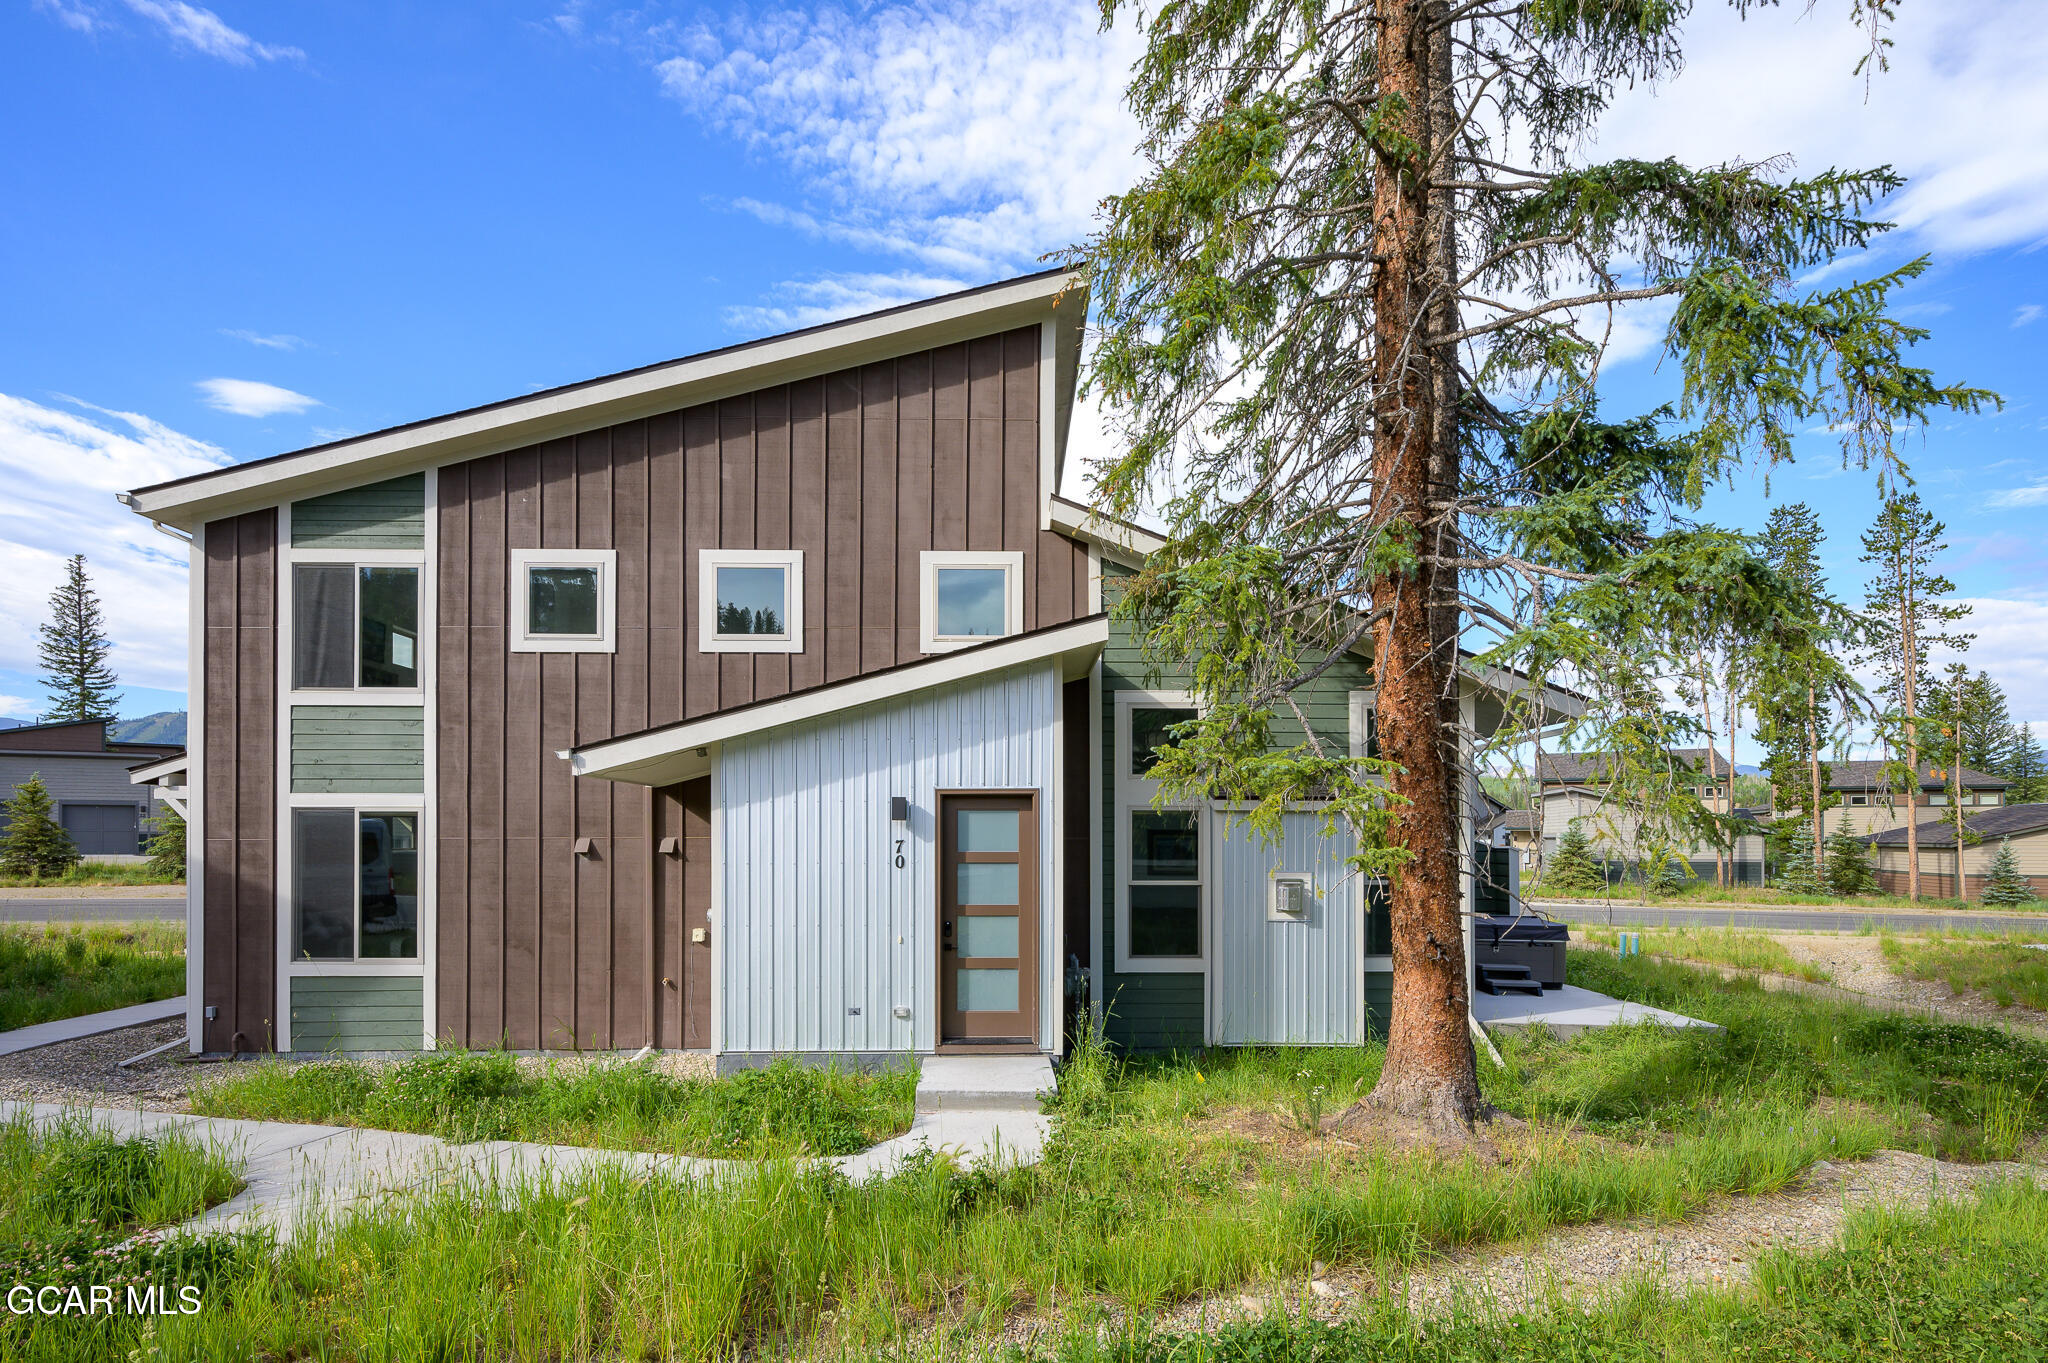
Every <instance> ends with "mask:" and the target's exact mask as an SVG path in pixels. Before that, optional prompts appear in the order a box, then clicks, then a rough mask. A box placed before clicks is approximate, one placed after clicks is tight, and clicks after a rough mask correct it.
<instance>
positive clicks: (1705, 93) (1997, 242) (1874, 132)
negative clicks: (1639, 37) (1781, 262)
mask: <svg viewBox="0 0 2048 1363" xmlns="http://www.w3.org/2000/svg"><path fill="white" fill-rule="evenodd" d="M1846 9H1847V7H1846V6H1822V7H1820V8H1817V9H1815V8H1810V7H1808V6H1804V5H1786V6H1783V7H1754V8H1752V9H1751V11H1750V15H1749V17H1748V18H1747V19H1742V18H1740V17H1738V16H1737V15H1736V14H1735V13H1734V12H1733V7H1731V6H1724V5H1700V6H1697V7H1695V8H1694V10H1693V12H1692V16H1691V18H1690V19H1689V20H1688V21H1687V23H1686V26H1685V34H1684V37H1685V55H1686V69H1685V71H1684V73H1683V74H1681V75H1680V76H1679V77H1678V78H1677V79H1675V80H1673V81H1670V82H1668V83H1666V84H1665V85H1663V86H1662V87H1659V88H1655V89H1650V88H1637V89H1635V90H1630V91H1627V92H1624V93H1623V94H1622V95H1621V97H1620V98H1619V99H1618V100H1617V102H1616V104H1615V106H1614V108H1613V109H1612V110H1611V111H1610V112H1609V114H1608V116H1607V118H1606V119H1605V121H1604V123H1603V125H1602V132H1601V137H1600V141H1599V143H1598V145H1597V146H1596V147H1595V149H1594V154H1596V155H1598V156H1602V157H1609V156H1622V155H1631V156H1651V157H1659V156H1667V155H1671V156H1677V157H1679V158H1680V159H1682V160H1686V161H1689V162H1692V163H1695V164H1704V163H1711V162H1718V161H1724V160H1728V159H1730V158H1736V157H1740V158H1744V159H1749V160H1760V159H1762V158H1764V157H1767V156H1772V155H1776V154H1778V153H1790V154H1791V155H1792V156H1794V157H1795V158H1797V162H1798V170H1799V172H1800V173H1802V174H1817V173H1819V172H1820V171H1822V170H1824V169H1825V168H1827V167H1829V166H1842V167H1873V166H1880V165H1887V164H1889V165H1891V166H1893V167H1895V168H1896V169H1897V170H1899V171H1900V172H1901V173H1902V174H1905V175H1907V176H1908V177H1910V178H1911V181H1912V183H1910V184H1909V185H1908V186H1907V187H1906V189H1905V190H1904V191H1902V192H1901V193H1900V194H1899V195H1897V196H1896V197H1895V198H1894V199H1893V200H1892V201H1891V202H1890V203H1889V204H1888V205H1886V207H1885V211H1884V213H1883V215H1882V216H1885V217H1888V218H1891V219H1893V220H1895V221H1897V222H1898V223H1899V224H1900V225H1901V226H1902V227H1904V228H1906V229H1908V231H1909V233H1910V235H1911V236H1912V238H1913V240H1912V241H1911V242H1910V243H1908V244H1909V245H1910V246H1911V247H1912V249H1914V250H1916V251H1918V250H1923V249H1933V250H1937V251H1967V250H1982V249H1990V248H1993V247H2002V246H2016V245H2017V246H2024V245H2030V244H2035V243H2039V242H2042V241H2048V86H2044V85H2043V83H2042V82H2041V79H2040V71H2041V69H2042V67H2043V65H2044V64H2048V26H2044V25H2042V24H2040V23H2039V22H2037V20H2038V18H2039V14H2038V12H2037V9H2038V7H2037V6H2036V5H2034V4H2032V3H2029V2H2028V0H1945V3H1942V4H1929V5H1905V6H1902V7H1901V8H1900V11H1899V17H1898V21H1897V23H1896V24H1894V25H1892V26H1891V27H1890V32H1891V34H1892V36H1893V37H1894V39H1895V40H1896V41H1895V45H1894V46H1893V47H1892V49H1891V69H1890V70H1889V71H1885V72H1879V73H1877V74H1875V75H1874V76H1872V77H1871V78H1870V80H1869V82H1868V102H1867V103H1866V102H1865V89H1866V86H1865V80H1864V78H1863V77H1861V76H1858V75H1855V74H1854V67H1855V64H1856V60H1857V58H1858V57H1859V56H1860V55H1861V54H1862V53H1863V52H1864V51H1865V50H1866V49H1867V43H1868V39H1867V37H1866V36H1865V35H1864V34H1863V33H1862V31H1861V30H1860V29H1858V28H1857V26H1856V25H1854V24H1852V23H1850V22H1849V21H1848V19H1847V17H1846V14H1845V13H1844V11H1845V10H1846Z"/></svg>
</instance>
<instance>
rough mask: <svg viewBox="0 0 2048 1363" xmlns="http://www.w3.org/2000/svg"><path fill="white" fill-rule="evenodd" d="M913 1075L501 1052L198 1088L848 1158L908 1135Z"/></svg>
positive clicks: (666, 1146)
mask: <svg viewBox="0 0 2048 1363" xmlns="http://www.w3.org/2000/svg"><path fill="white" fill-rule="evenodd" d="M916 1096H917V1074H916V1072H915V1071H912V1070H894V1071H882V1072H876V1073H871V1074H855V1073H847V1072H842V1071H836V1070H823V1069H812V1068H807V1067H804V1066H800V1065H798V1064H796V1063H794V1062H792V1061H781V1062H778V1063H777V1064H775V1065H772V1066H770V1067H768V1068H766V1069H756V1070H743V1071H741V1072H740V1073H737V1074H733V1075H729V1076H727V1077H726V1078H723V1079H718V1080H710V1081H702V1080H687V1079H672V1078H670V1077H668V1076H667V1075H664V1074H661V1073H659V1072H658V1071H656V1070H654V1069H652V1068H651V1067H649V1066H646V1065H633V1064H604V1065H590V1066H585V1065H581V1064H575V1063H555V1064H549V1065H547V1066H545V1067H544V1068H542V1069H540V1070H538V1071H536V1070H535V1069H534V1068H533V1067H531V1066H528V1067H525V1068H522V1067H521V1065H520V1063H519V1062H518V1061H517V1060H516V1059H514V1058H513V1057H512V1056H510V1055H507V1054H505V1053H503V1052H487V1051H452V1052H437V1053H435V1054H433V1055H425V1056H421V1057H419V1058H418V1059H415V1060H406V1061H403V1062H401V1063H399V1064H396V1065H390V1064H383V1065H380V1064H374V1063H362V1062H357V1061H348V1060H330V1061H321V1062H318V1063H315V1064H310V1065H308V1064H292V1063H288V1062H281V1061H275V1060H260V1061H253V1062H251V1063H250V1064H248V1065H247V1066H241V1067H236V1068H235V1069H234V1070H231V1071H229V1072H228V1073H227V1075H226V1076H225V1077H224V1078H222V1079H220V1080H218V1081H215V1082H213V1083H209V1084H207V1085H205V1086H204V1087H202V1088H199V1089H198V1090H196V1091H195V1092H194V1093H193V1095H192V1110H193V1111H194V1112H198V1113H202V1114H204V1115H206V1116H209V1117H248V1118H255V1119H258V1120H263V1121H277V1122H312V1123H318V1124H321V1125H332V1126H368V1127H377V1128H381V1129H383V1130H386V1131H417V1132H421V1133H424V1134H427V1135H432V1136H440V1137H443V1138H444V1139H447V1140H453V1141H485V1140H489V1141H507V1140H509V1141H539V1142H542V1143H545V1144H549V1145H588V1146H598V1147H601V1148H605V1149H611V1150H652V1151H659V1152H662V1153H665V1154H671V1155H704V1156H711V1157H717V1158H731V1157H742V1156H744V1157H748V1158H761V1157H774V1156H785V1155H850V1154H853V1153H855V1152H856V1151H860V1150H865V1149H866V1148H867V1147H869V1146H870V1145H873V1144H875V1143H876V1142H877V1141H882V1140H887V1139H888V1138H889V1137H891V1136H896V1135H900V1134H902V1133H903V1132H904V1131H906V1130H908V1129H909V1126H910V1118H911V1111H912V1107H913V1104H914V1103H915V1100H916Z"/></svg>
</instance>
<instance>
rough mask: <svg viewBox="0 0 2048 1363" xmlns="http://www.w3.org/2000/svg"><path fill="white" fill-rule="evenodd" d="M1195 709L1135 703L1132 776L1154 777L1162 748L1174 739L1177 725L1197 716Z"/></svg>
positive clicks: (1132, 725)
mask: <svg viewBox="0 0 2048 1363" xmlns="http://www.w3.org/2000/svg"><path fill="white" fill-rule="evenodd" d="M1195 717H1196V716H1195V711H1194V710H1192V709H1182V708H1168V707H1165V706H1152V705H1145V706H1133V707H1132V709H1131V775H1133V776H1150V775H1151V773H1152V768H1154V767H1156V766H1158V765H1159V753H1158V749H1160V748H1162V747H1164V746H1166V745H1167V744H1170V743H1172V742H1173V726H1174V725H1176V724H1185V723H1187V722H1188V721H1189V720H1191V719H1194V718H1195Z"/></svg>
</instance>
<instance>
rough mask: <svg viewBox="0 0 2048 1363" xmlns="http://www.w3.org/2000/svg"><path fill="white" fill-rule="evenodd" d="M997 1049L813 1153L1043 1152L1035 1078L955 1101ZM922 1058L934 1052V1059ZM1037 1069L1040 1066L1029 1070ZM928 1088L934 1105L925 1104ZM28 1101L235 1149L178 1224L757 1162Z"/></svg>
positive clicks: (59, 1115) (55, 1112) (983, 1078)
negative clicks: (958, 1088)
mask: <svg viewBox="0 0 2048 1363" xmlns="http://www.w3.org/2000/svg"><path fill="white" fill-rule="evenodd" d="M996 1058H997V1057H972V1058H971V1059H970V1058H967V1057H962V1058H961V1060H963V1061H969V1062H970V1063H969V1065H968V1066H967V1067H966V1068H964V1069H962V1070H960V1071H959V1072H958V1074H957V1075H956V1074H954V1072H953V1071H949V1070H947V1069H946V1067H945V1066H944V1065H941V1070H940V1080H941V1081H942V1082H941V1084H940V1085H939V1086H937V1087H935V1088H934V1089H933V1091H932V1092H931V1093H930V1094H927V1091H926V1085H925V1083H924V1082H923V1075H922V1074H921V1075H920V1082H919V1085H918V1094H919V1100H918V1108H919V1111H918V1113H917V1115H916V1117H914V1118H913V1119H912V1121H911V1123H910V1129H909V1130H908V1131H906V1132H904V1133H903V1134H902V1135H901V1136H897V1137H895V1138H893V1139H891V1140H886V1141H883V1142H882V1143H881V1144H879V1145H874V1146H870V1147H869V1148H868V1149H866V1150H863V1151H861V1152H860V1153H859V1154H856V1155H838V1156H833V1157H831V1158H827V1159H820V1160H817V1161H815V1162H816V1163H819V1164H829V1165H832V1166H834V1167H835V1168H837V1169H838V1170H839V1171H840V1172H841V1173H843V1174H845V1175H846V1176H847V1178H849V1179H851V1180H852V1181H853V1182H855V1183H866V1182H869V1181H870V1180H873V1179H877V1178H885V1177H887V1176H888V1175H889V1174H891V1173H893V1172H895V1170H896V1167H897V1165H898V1164H900V1163H901V1162H902V1161H903V1159H904V1157H905V1156H908V1155H912V1154H915V1153H916V1152H917V1151H919V1150H921V1149H924V1148H926V1147H929V1148H931V1149H932V1150H934V1151H944V1152H949V1153H951V1154H952V1155H953V1156H954V1157H955V1158H956V1159H958V1160H959V1162H960V1163H961V1164H962V1165H964V1166H967V1167H979V1166H989V1167H995V1166H1002V1165H1026V1164H1035V1163H1036V1162H1037V1161H1038V1157H1039V1155H1040V1154H1041V1153H1042V1152H1043V1151H1044V1148H1045V1141H1046V1137H1047V1135H1048V1134H1049V1133H1050V1131H1051V1127H1052V1123H1051V1121H1050V1120H1049V1119H1048V1118H1046V1117H1044V1116H1042V1115H1041V1114H1040V1113H1039V1111H1038V1104H1037V1101H1036V1096H1035V1095H1036V1093H1037V1092H1038V1090H1037V1089H1036V1088H1033V1089H1031V1090H1029V1092H1028V1094H1027V1095H1025V1096H1026V1097H1028V1098H1029V1106H1028V1107H1026V1106H1024V1105H1022V1101H1021V1100H1020V1098H1019V1096H1018V1094H1017V1093H1016V1090H1015V1083H1014V1082H1012V1083H1011V1084H1010V1085H1009V1086H1008V1092H1007V1094H1006V1100H1007V1101H1006V1105H1004V1106H989V1105H986V1103H984V1104H983V1105H981V1106H967V1107H963V1106H960V1105H959V1104H958V1103H957V1102H952V1103H949V1102H948V1101H947V1099H948V1098H949V1097H957V1096H959V1095H956V1094H951V1093H949V1092H948V1089H949V1088H950V1086H951V1083H952V1082H953V1080H954V1079H957V1080H960V1081H964V1082H966V1083H968V1084H971V1085H973V1086H974V1087H972V1088H971V1089H968V1090H965V1091H964V1092H966V1093H971V1094H979V1095H982V1096H984V1097H986V1095H987V1094H988V1093H989V1091H990V1089H991V1088H992V1086H993V1085H992V1081H991V1080H990V1079H989V1077H988V1076H987V1075H986V1074H984V1073H983V1072H982V1066H981V1064H980V1063H979V1062H984V1061H987V1060H993V1059H996ZM1001 1059H1003V1060H1005V1061H1008V1062H1011V1063H1010V1064H1007V1065H1004V1066H999V1067H991V1070H992V1071H993V1070H1000V1071H1001V1072H1002V1073H1004V1074H1015V1073H1021V1067H1020V1066H1018V1065H1017V1064H1016V1063H1015V1062H1016V1061H1021V1060H1025V1059H1030V1060H1035V1061H1037V1062H1038V1064H1039V1065H1040V1066H1042V1067H1043V1076H1044V1078H1045V1080H1046V1081H1047V1084H1046V1087H1048V1088H1049V1087H1050V1080H1051V1077H1052V1068H1051V1065H1050V1064H1049V1063H1048V1062H1046V1061H1045V1059H1044V1058H1043V1057H1038V1056H1034V1057H1001ZM924 1063H925V1064H926V1065H931V1064H933V1063H934V1062H933V1060H931V1059H927V1060H926V1061H925V1062H924ZM949 1076H951V1078H949ZM1036 1077H1037V1075H1036V1072H1035V1071H1034V1073H1033V1074H1032V1078H1033V1079H1034V1080H1035V1079H1036ZM928 1100H929V1101H931V1102H932V1103H933V1104H934V1105H935V1106H937V1108H938V1110H935V1111H933V1110H926V1103H927V1101H928ZM24 1111H26V1112H28V1113H29V1114H31V1116H32V1118H33V1119H34V1120H35V1121H36V1122H37V1123H39V1124H43V1125H48V1124H51V1123H55V1122H59V1121H62V1120H65V1119H66V1118H76V1117H79V1116H81V1115H84V1116H86V1117H87V1118H88V1119H89V1120H90V1121H91V1122H92V1123H93V1124H94V1125H95V1126H98V1127H102V1128H104V1129H106V1130H108V1131H110V1132H112V1133H113V1134H115V1135H117V1136H122V1137H127V1136H162V1135H164V1134H166V1133H169V1132H173V1131H175V1132H179V1133H181V1134H183V1135H184V1136H186V1137H188V1138H190V1139H192V1140H194V1141H197V1142H200V1143H201V1144H203V1145H207V1146H210V1147H212V1148H214V1149H216V1150H218V1151H219V1152H220V1153H221V1154H223V1155H224V1156H226V1157H228V1158H230V1159H233V1160H238V1161H239V1163H240V1165H241V1176H242V1178H243V1180H244V1182H245V1183H246V1185H247V1186H246V1187H245V1188H244V1189H243V1190H242V1192H241V1193H240V1194H238V1195H237V1196H235V1197H234V1198H231V1199H230V1200H228V1201H226V1202H223V1203H222V1204H221V1205H220V1206H218V1207H215V1208H213V1209H212V1210H211V1211H208V1212H205V1213H202V1214H201V1215H199V1216H197V1217H194V1218H193V1219H192V1220H190V1221H188V1222H185V1223H184V1224H183V1225H182V1226H180V1227H178V1229H180V1230H189V1231H243V1230H265V1231H271V1232H273V1233H275V1234H276V1235H277V1237H278V1238H279V1239H280V1240H289V1239H293V1238H296V1237H298V1236H301V1235H305V1234H310V1233H317V1231H318V1230H319V1228H320V1227H321V1226H323V1225H328V1224H332V1223H333V1222H334V1221H335V1220H336V1219H338V1218H340V1217H343V1216H345V1215H347V1214H348V1213H349V1212H351V1211H354V1210H356V1209H358V1208H366V1207H369V1206H371V1205H373V1204H377V1203H380V1202H385V1201H388V1200H391V1199H393V1198H395V1197H399V1196H402V1195H405V1194H409V1193H410V1194H418V1193H425V1192H429V1191H431V1190H433V1189H435V1188H437V1187H443V1186H448V1185H454V1186H458V1187H463V1188H471V1189H477V1190H480V1191H481V1190H486V1189H491V1190H497V1191H499V1192H503V1191H504V1190H507V1189H512V1188H516V1187H517V1186H518V1185H519V1184H521V1183H523V1182H529V1181H534V1180H553V1181H561V1180H564V1179H569V1178H574V1177H576V1176H577V1175H579V1174H583V1173H587V1172H590V1171H593V1170H597V1169H602V1168H615V1169H620V1170H624V1171H626V1172H628V1173H633V1174H652V1173H667V1174H672V1175H676V1176H680V1177H685V1178H699V1179H707V1180H723V1179H730V1178H735V1177H739V1176H742V1175H744V1174H745V1173H746V1172H747V1171H748V1170H750V1169H752V1168H753V1167H755V1163H754V1162H753V1161H748V1160H715V1159H696V1158H693V1157H691V1156H688V1155H654V1154H647V1153H645V1152H642V1151H632V1150H593V1149H588V1148H586V1147H583V1146H573V1145H534V1144H528V1143H525V1142H521V1141H477V1142H474V1143H469V1144H457V1143H453V1142H449V1141H444V1140H441V1139H440V1138H438V1137H435V1136H417V1135H412V1134H409V1133H407V1132H400V1131H372V1130H367V1129H362V1128H352V1127H338V1126H303V1125H299V1124H296V1123H290V1122H245V1121H234V1120H230V1119H228V1118H222V1117H192V1116H186V1115H184V1114H181V1113H171V1112H139V1111H133V1110H129V1111H122V1110H118V1109H112V1108H94V1109H81V1108H75V1107H61V1106H58V1105H55V1104H51V1103H9V1102H0V1120H5V1119H9V1118H12V1117H14V1116H16V1115H18V1114H20V1113H22V1112H24Z"/></svg>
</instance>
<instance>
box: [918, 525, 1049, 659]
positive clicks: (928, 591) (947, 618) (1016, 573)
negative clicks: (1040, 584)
mask: <svg viewBox="0 0 2048 1363" xmlns="http://www.w3.org/2000/svg"><path fill="white" fill-rule="evenodd" d="M919 563H920V569H921V575H922V578H923V583H922V587H923V591H922V597H923V602H924V605H923V609H922V611H921V612H920V621H919V633H920V635H921V646H922V648H923V651H924V652H926V653H946V652H950V651H951V650H953V649H956V648H968V647H971V646H972V645H975V644H980V643H986V642H988V641H989V640H990V639H1000V638H1003V637H1004V636H1005V635H1010V634H1015V633H1017V631H1019V630H1020V629H1022V628H1023V627H1024V626H1023V620H1024V555H1023V554H1021V553H990V554H980V553H955V552H951V551H939V550H932V551H929V552H927V553H925V554H923V555H921V556H920V560H919Z"/></svg>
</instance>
